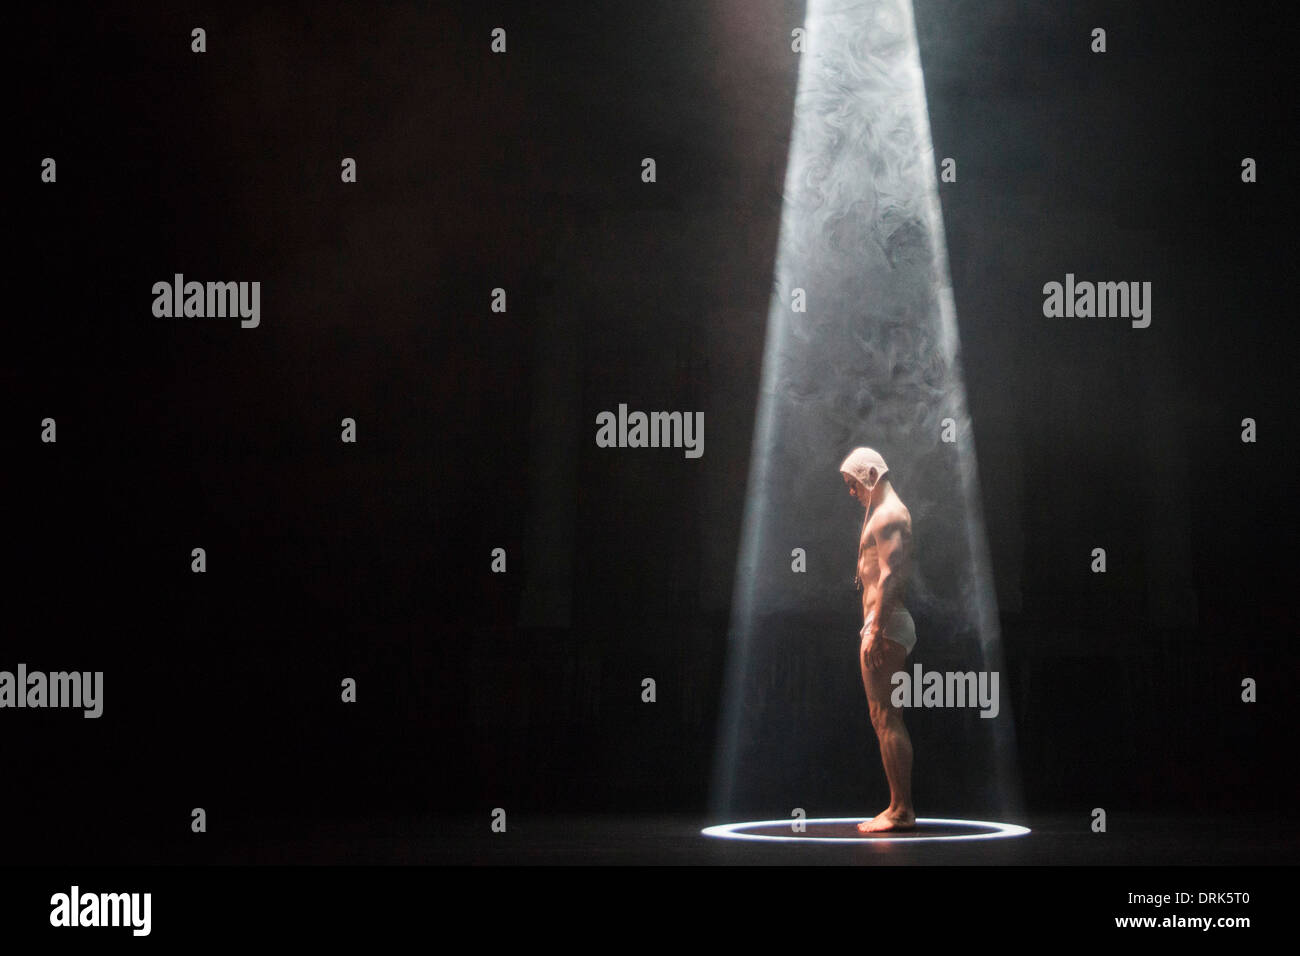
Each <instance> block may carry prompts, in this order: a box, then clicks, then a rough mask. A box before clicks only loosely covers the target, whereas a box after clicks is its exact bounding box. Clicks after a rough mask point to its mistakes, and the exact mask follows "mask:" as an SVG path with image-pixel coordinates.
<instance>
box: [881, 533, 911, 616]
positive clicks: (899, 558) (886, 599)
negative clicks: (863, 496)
mask: <svg viewBox="0 0 1300 956" xmlns="http://www.w3.org/2000/svg"><path fill="white" fill-rule="evenodd" d="M911 546H912V535H911V532H910V530H909V529H908V527H907V526H906V524H905V523H904V522H903V521H901V520H900V521H892V522H890V523H889V524H887V525H886V526H885V527H883V528H881V529H879V530H878V531H877V532H876V556H877V557H878V558H879V560H880V577H879V578H878V579H877V581H876V606H875V612H876V618H875V624H876V629H877V632H878V631H879V630H880V629H881V628H883V627H884V626H885V622H886V621H888V620H889V616H890V615H891V614H893V613H894V608H895V607H896V606H897V605H898V595H899V593H900V591H901V590H902V584H903V579H904V576H905V571H906V570H907V562H908V559H909V558H910V557H911Z"/></svg>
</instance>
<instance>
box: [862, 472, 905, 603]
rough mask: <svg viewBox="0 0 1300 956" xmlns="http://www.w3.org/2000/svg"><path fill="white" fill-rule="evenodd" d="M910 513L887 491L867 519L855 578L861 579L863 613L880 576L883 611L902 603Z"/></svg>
mask: <svg viewBox="0 0 1300 956" xmlns="http://www.w3.org/2000/svg"><path fill="white" fill-rule="evenodd" d="M911 559H912V515H911V513H910V512H909V511H908V510H907V506H906V505H904V504H903V502H902V501H901V500H900V499H899V498H898V496H897V495H891V496H890V497H889V498H888V499H887V500H885V501H882V502H881V503H880V504H879V505H878V506H877V507H876V509H875V510H874V511H873V512H872V513H871V517H870V518H868V519H867V522H866V525H865V526H864V527H863V529H862V538H861V540H860V541H859V543H858V580H859V581H860V582H861V583H862V613H863V615H864V616H865V615H866V614H868V613H869V612H870V611H872V610H873V609H874V608H876V607H877V605H878V602H879V601H880V599H881V593H880V592H881V586H882V577H887V579H888V587H887V593H886V595H885V597H886V599H887V603H888V604H889V607H888V608H886V611H892V609H893V608H896V607H902V606H903V592H904V587H905V585H906V584H907V578H908V575H909V573H910V571H911V564H912V560H911Z"/></svg>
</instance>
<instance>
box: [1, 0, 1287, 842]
mask: <svg viewBox="0 0 1300 956" xmlns="http://www.w3.org/2000/svg"><path fill="white" fill-rule="evenodd" d="M1202 6H1204V7H1205V9H1204V10H1197V9H1194V8H1193V7H1191V6H1188V5H1183V4H1152V3H1142V4H1128V3H1118V2H1116V3H1084V4H1033V3H1013V2H996V3H973V2H969V3H963V2H937V0H917V2H916V21H917V28H918V33H919V37H920V42H921V59H922V64H923V66H924V69H925V77H926V87H927V94H928V101H929V110H930V119H931V124H932V129H933V135H934V140H935V153H936V156H937V157H946V156H952V157H955V158H956V159H957V161H958V169H959V181H958V182H957V183H955V184H943V185H942V186H941V187H940V195H941V199H942V204H943V213H944V221H945V229H946V234H947V241H948V252H949V260H950V263H951V268H952V281H953V287H954V293H955V299H956V306H957V320H958V323H959V328H960V333H961V343H962V362H963V367H964V371H965V375H966V386H967V400H968V404H969V407H970V411H971V416H972V420H973V422H974V432H975V441H976V446H977V450H978V454H979V462H980V469H981V470H980V482H981V486H982V492H983V496H984V500H983V509H984V516H985V520H986V523H987V529H988V536H989V543H990V547H991V552H992V557H993V560H994V567H993V576H994V580H995V582H996V587H997V592H998V599H999V605H1000V608H1001V612H1002V625H1003V639H1004V654H1005V657H1006V667H1007V671H1008V676H1007V680H1008V684H1009V687H1008V688H1007V689H1008V690H1009V692H1010V693H1011V695H1012V700H1013V704H1014V713H1015V716H1016V731H1017V735H1018V741H1019V748H1020V750H1019V755H1020V766H1021V770H1022V773H1023V784H1024V790H1025V797H1026V801H1027V805H1028V806H1029V807H1030V808H1032V809H1036V810H1063V811H1077V812H1078V813H1079V814H1080V815H1081V819H1084V818H1086V814H1087V812H1088V810H1089V809H1091V808H1092V807H1093V806H1097V805H1103V806H1113V807H1124V808H1129V809H1132V810H1141V811H1145V812H1153V813H1169V814H1177V813H1212V812H1220V811H1227V812H1233V813H1237V814H1240V813H1243V812H1248V813H1252V814H1253V813H1265V812H1282V811H1288V812H1289V811H1290V807H1291V804H1292V802H1293V800H1294V797H1295V774H1294V770H1293V767H1292V761H1291V760H1290V759H1288V758H1287V757H1286V756H1285V755H1286V754H1289V753H1291V752H1292V751H1293V750H1294V746H1293V742H1292V740H1291V735H1292V732H1293V728H1294V722H1293V714H1294V709H1293V705H1292V703H1291V694H1292V691H1293V687H1294V670H1295V659H1294V655H1293V654H1292V653H1291V652H1290V648H1291V642H1292V641H1293V640H1294V637H1295V634H1296V614H1295V610H1294V605H1293V600H1292V598H1293V591H1294V564H1293V563H1292V561H1291V559H1290V553H1291V548H1290V546H1291V543H1292V541H1293V540H1294V520H1293V519H1294V507H1293V504H1292V492H1293V489H1294V486H1295V479H1294V471H1293V468H1292V463H1293V460H1294V456H1293V455H1292V454H1291V442H1292V440H1293V437H1292V422H1291V409H1292V403H1291V401H1290V399H1289V396H1290V394H1291V388H1292V380H1291V379H1292V369H1293V365H1294V355H1295V352H1294V348H1293V346H1294V336H1293V333H1292V326H1293V322H1294V303H1295V297H1294V295H1293V294H1292V283H1293V281H1294V252H1295V244H1294V241H1293V239H1292V235H1291V232H1290V229H1289V227H1290V226H1291V222H1292V211H1293V210H1294V204H1293V203H1292V201H1291V187H1290V185H1289V183H1288V180H1289V179H1290V178H1291V177H1292V172H1293V170H1292V164H1291V160H1292V157H1293V156H1294V142H1293V129H1294V117H1293V104H1294V101H1293V95H1292V90H1291V89H1290V86H1289V84H1288V76H1289V73H1290V69H1291V55H1290V51H1289V48H1288V47H1286V45H1285V44H1284V42H1283V38H1282V35H1281V26H1280V25H1281V23H1282V22H1283V17H1284V15H1285V14H1287V13H1288V12H1290V11H1289V8H1288V6H1287V5H1283V4H1280V3H1277V4H1267V3H1257V4H1244V5H1219V6H1216V7H1211V6H1210V5H1202ZM801 17H802V5H801V4H797V3H787V4H782V3H777V2H762V3H748V2H746V3H740V2H732V3H699V4H697V3H686V2H681V3H664V4H626V5H609V6H608V7H607V6H606V5H592V9H590V10H588V11H586V12H580V11H577V10H571V9H567V8H566V9H564V10H560V9H555V8H552V7H551V6H550V5H547V4H540V5H539V4H523V3H520V4H491V3H489V4H483V5H480V6H477V7H475V5H470V4H465V5H462V8H461V9H456V8H453V7H450V6H448V5H428V6H424V5H393V6H386V5H385V6H371V5H366V6H364V7H362V6H351V5H342V4H317V3H312V4H301V5H285V6H281V7H279V8H278V9H277V10H276V11H274V12H271V11H265V10H263V11H257V12H254V11H253V10H252V9H243V10H240V9H238V8H234V7H229V6H227V5H224V4H223V5H220V6H208V5H203V4H185V3H175V4H166V5H163V4H158V5H153V8H152V9H151V8H150V5H144V4H134V5H130V6H129V7H128V6H126V5H116V4H106V5H98V6H96V7H95V8H94V9H93V10H89V9H79V8H73V7H60V8H58V9H41V10H39V11H36V12H31V11H29V12H28V13H26V14H24V15H22V17H20V18H19V20H18V22H17V23H16V24H15V27H14V31H13V39H14V42H15V45H16V46H17V48H18V50H17V53H18V60H17V66H18V74H19V80H18V85H17V87H16V89H15V92H14V93H13V95H12V96H11V102H12V103H14V104H15V107H16V115H15V117H14V118H13V121H12V123H11V126H12V128H13V129H14V130H15V131H16V134H17V135H15V136H14V137H13V139H12V140H11V145H10V149H9V151H8V157H9V159H10V162H11V169H10V177H9V179H10V182H11V183H12V184H13V187H12V189H11V193H10V195H11V210H12V211H13V217H12V219H11V223H12V227H13V231H12V233H11V235H12V237H13V239H14V240H15V242H14V245H13V248H12V251H11V257H12V258H11V264H12V271H11V274H10V290H11V291H10V301H11V303H12V308H11V309H10V311H9V323H8V334H7V344H6V348H5V349H4V356H5V358H4V366H5V380H6V384H7V390H8V391H9V394H8V397H7V400H6V405H5V408H6V416H5V418H6V421H7V427H6V428H5V429H4V430H3V440H4V441H5V461H6V465H7V467H6V468H5V478H6V488H5V500H6V502H7V503H8V522H7V525H8V530H9V534H8V535H7V538H8V542H9V555H10V561H9V563H8V568H7V571H6V576H5V581H6V589H5V607H6V611H7V613H6V624H7V626H6V628H5V634H4V637H3V640H2V642H0V647H2V648H3V654H0V668H3V669H8V670H13V669H14V668H15V667H16V665H17V664H18V663H19V662H20V661H21V662H25V663H26V664H27V665H28V667H29V669H34V670H47V671H48V670H64V669H77V670H102V671H104V672H105V715H104V717H103V718H101V719H99V720H83V719H82V718H81V717H80V716H79V715H78V714H77V713H75V712H67V711H44V712H42V711H32V710H23V711H13V710H6V711H5V712H3V713H0V740H3V746H4V751H5V758H4V763H5V766H6V771H7V772H6V773H5V774H4V778H5V779H4V785H3V787H2V788H0V800H3V808H4V812H5V817H4V818H5V820H6V821H7V822H8V827H7V828H8V829H9V834H8V837H9V848H10V851H11V852H12V853H13V854H14V855H13V857H11V858H15V859H22V858H24V856H29V857H31V858H33V859H37V858H39V859H42V860H58V861H65V862H67V861H77V860H81V859H88V858H95V859H103V860H107V861H112V862H117V863H139V862H149V861H151V860H154V859H159V858H167V857H168V855H169V854H173V855H174V854H178V853H180V851H179V850H177V849H176V844H175V843H173V842H171V841H174V840H181V841H184V840H185V838H186V837H187V836H189V823H190V810H191V808H193V807H198V806H202V807H205V808H206V809H207V812H208V815H209V827H210V832H209V834H208V835H207V839H208V842H207V843H206V844H205V846H207V847H220V846H221V845H222V843H223V841H228V840H242V839H253V838H254V837H250V836H249V834H256V833H257V832H259V827H260V826H262V823H261V821H265V820H271V819H290V818H291V819H297V820H306V821H314V822H311V823H309V824H308V825H307V826H308V830H307V832H308V833H313V832H314V833H317V834H319V835H320V839H321V840H325V839H327V837H326V836H325V834H327V833H328V832H329V828H330V826H331V825H332V821H343V820H365V819H377V818H386V817H389V816H393V817H400V816H402V815H411V814H414V815H419V814H435V815H436V814H442V813H447V814H453V813H454V814H460V813H464V814H470V815H472V816H473V817H474V818H475V819H480V820H481V821H483V825H484V826H486V822H485V821H486V820H487V814H488V813H489V811H490V809H491V808H492V807H497V806H502V807H507V808H509V809H510V811H511V812H512V813H517V814H520V815H525V816H526V815H527V814H530V813H532V814H536V813H556V812H563V813H605V812H611V813H640V812H644V813H655V812H666V811H673V812H676V811H681V812H687V813H692V812H703V810H704V808H705V806H706V804H707V799H708V784H709V775H710V771H711V762H712V758H713V747H714V733H715V729H716V725H717V719H718V709H719V699H720V694H721V682H722V674H723V666H724V663H725V643H726V633H727V625H728V620H729V613H730V602H731V594H732V585H733V571H734V568H735V563H736V554H737V549H738V546H739V542H740V531H741V515H742V510H743V505H744V493H745V482H746V478H747V473H748V466H749V453H750V443H751V438H752V430H753V424H754V409H755V402H756V397H757V390H758V385H759V371H760V364H761V356H762V347H763V341H764V330H765V325H766V321H767V303H768V294H769V288H770V282H771V271H772V258H773V256H774V254H775V249H776V241H777V227H778V223H779V214H780V208H781V186H782V179H783V174H784V164H785V159H786V155H787V151H788V147H789V117H790V113H791V106H792V100H793V95H794V91H795V81H796V71H797V67H798V57H797V55H795V54H792V53H791V52H790V50H789V32H790V30H791V29H792V28H793V27H794V26H796V25H798V24H799V23H800V21H801ZM194 26H203V27H204V28H205V29H206V30H207V33H208V52H207V53H206V54H203V55H196V54H193V53H191V52H190V49H189V45H190V40H189V33H190V30H191V29H192V28H193V27H194ZM496 26H504V27H506V28H507V30H508V36H509V52H508V54H506V55H504V56H494V55H492V54H491V53H490V52H489V49H488V41H489V33H490V31H491V29H492V28H493V27H496ZM1094 26H1103V27H1105V28H1106V29H1107V32H1108V43H1109V52H1107V53H1106V54H1104V55H1095V54H1092V53H1090V52H1089V50H1088V36H1089V32H1090V30H1091V29H1092V28H1093V27H1094ZM46 156H51V157H54V158H55V159H56V160H57V162H58V182H57V184H56V185H46V184H42V183H41V182H40V181H39V173H40V161H41V159H42V158H44V157H46ZM344 156H350V157H355V158H356V159H357V162H358V170H359V175H358V179H359V181H358V182H357V183H356V184H355V185H345V184H343V183H341V182H340V180H339V170H340V166H339V164H340V160H341V159H342V158H343V157H344ZM643 156H654V157H656V159H657V161H658V165H659V181H658V182H657V183H656V184H654V185H653V186H647V185H645V184H643V183H642V182H641V181H640V175H639V174H640V160H641V158H642V157H643ZM1245 156H1250V157H1253V158H1255V159H1256V160H1257V162H1258V164H1259V182H1258V183H1256V184H1252V185H1247V184H1243V183H1242V182H1241V181H1240V162H1241V159H1242V158H1243V157H1245ZM175 272H183V273H184V274H185V275H186V277H187V278H194V279H198V280H201V281H203V280H243V281H250V280H259V281H261V283H262V322H261V327H260V328H257V329H247V330H246V329H241V328H240V327H239V324H238V322H237V321H235V320H211V321H209V320H195V319H190V320H184V319H181V320H166V319H155V318H154V317H153V316H152V314H151V303H152V294H151V291H150V290H151V287H152V285H153V283H154V282H156V281H160V280H165V281H170V279H171V277H172V275H173V273H175ZM1066 272H1074V273H1075V274H1076V275H1077V276H1079V277H1080V278H1094V279H1116V280H1130V279H1145V280H1150V281H1151V282H1152V283H1153V313H1152V315H1153V319H1152V324H1151V326H1150V327H1149V328H1147V329H1143V330H1138V329H1131V328H1129V327H1128V326H1127V323H1126V322H1122V321H1104V320H1101V321H1098V320H1075V321H1069V320H1057V321H1053V320H1048V319H1045V318H1044V317H1043V315H1042V312H1041V306H1042V292H1041V287H1042V284H1043V283H1044V282H1046V281H1050V280H1056V281H1061V280H1062V279H1063V277H1064V275H1065V273H1066ZM498 286H500V287H503V288H505V289H506V290H507V292H508V296H509V298H508V303H509V311H508V313H506V314H504V315H501V314H496V313H493V312H491V311H490V308H489V305H490V295H491V290H492V289H493V288H495V287H498ZM619 402H627V403H628V404H629V406H630V407H632V408H663V409H693V410H703V411H704V412H705V418H706V426H707V427H706V452H705V455H704V457H703V458H702V459H698V460H688V459H685V458H683V457H682V456H681V454H680V452H674V451H668V450H644V451H641V452H637V451H633V450H627V451H608V450H603V449H599V448H597V447H596V446H595V442H594V433H595V428H594V421H595V415H596V414H597V412H599V411H601V410H604V409H613V408H616V407H617V404H618V403H619ZM46 416H50V417H53V418H55V419H56V420H57V422H58V443H57V444H56V445H45V444H42V443H41V442H40V441H39V434H40V421H41V419H42V418H44V417H46ZM345 416H351V417H353V418H355V419H356V420H357V422H358V432H359V436H360V440H359V442H358V443H357V444H355V445H345V444H342V443H341V442H340V441H339V433H340V420H341V419H342V418H343V417H345ZM1245 417H1251V418H1254V419H1256V421H1257V422H1258V423H1259V440H1258V442H1257V443H1255V444H1243V443H1242V442H1241V441H1240V439H1239V434H1240V431H1241V427H1240V422H1241V420H1242V419H1243V418H1245ZM833 477H834V476H832V478H833ZM827 493H828V494H842V488H840V487H838V482H836V481H830V482H829V483H828V489H827ZM853 507H854V506H853V504H852V502H851V501H849V500H848V499H847V498H845V500H844V508H845V521H846V528H848V529H849V532H848V533H850V534H851V533H852V530H853V529H855V528H856V526H857V525H856V521H857V520H858V519H857V518H856V517H855V513H854V511H853ZM196 546H201V547H204V548H206V550H207V555H208V572H207V573H206V574H204V575H194V574H192V573H191V572H190V570H189V565H190V557H189V555H190V549H191V548H193V547H196ZM1096 546H1103V547H1106V548H1107V553H1108V560H1109V571H1108V573H1107V574H1106V575H1092V574H1089V573H1087V571H1086V558H1083V559H1081V557H1080V556H1081V555H1084V556H1086V555H1087V553H1088V552H1089V551H1090V550H1091V548H1093V547H1096ZM494 547H504V548H506V549H507V552H508V554H509V573H508V574H506V575H494V574H491V573H490V572H489V553H490V551H491V549H492V548H494ZM846 666H847V665H846ZM647 675H652V676H655V677H656V679H657V681H658V684H659V703H658V704H657V705H656V706H655V707H654V708H648V707H646V706H645V705H643V704H642V703H641V701H640V680H641V678H642V677H644V676H647ZM1246 676H1250V677H1254V678H1256V679H1257V680H1258V681H1259V685H1260V689H1259V702H1258V703H1256V704H1254V705H1249V706H1247V705H1244V704H1242V703H1241V702H1240V700H1239V694H1240V681H1241V679H1242V678H1243V677H1246ZM344 677H354V678H355V679H356V680H357V682H358V688H359V689H358V696H359V702H358V703H357V704H356V705H354V706H345V705H343V704H341V703H340V701H339V683H340V681H341V680H342V678H344ZM848 678H850V679H852V678H854V673H852V672H850V673H849V674H848ZM845 688H846V690H845V694H844V697H843V699H842V700H840V701H838V702H833V703H834V706H835V707H838V708H839V711H840V712H841V713H844V712H846V711H845V708H849V709H851V708H855V707H857V708H861V711H862V714H861V717H862V718H863V729H864V731H865V703H864V702H862V701H861V700H860V688H857V690H856V694H857V696H853V694H852V693H850V691H852V689H853V688H852V687H851V680H849V682H848V683H846V685H845ZM845 759H846V760H853V761H859V760H860V759H861V755H860V754H857V753H854V754H852V755H847V756H846V757H845ZM863 766H864V773H867V772H870V773H874V774H876V775H879V771H878V764H877V765H875V766H874V767H873V766H872V765H870V764H868V763H864V765H863ZM312 828H315V830H313V829H312ZM190 852H192V851H186V853H187V858H188V854H189V853H190ZM340 858H342V857H341V856H340Z"/></svg>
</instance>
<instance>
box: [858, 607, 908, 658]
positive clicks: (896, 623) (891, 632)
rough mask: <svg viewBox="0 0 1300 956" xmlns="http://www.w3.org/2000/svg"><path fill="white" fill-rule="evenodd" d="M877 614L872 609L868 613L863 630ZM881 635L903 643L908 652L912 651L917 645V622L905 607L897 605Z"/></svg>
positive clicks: (896, 642)
mask: <svg viewBox="0 0 1300 956" xmlns="http://www.w3.org/2000/svg"><path fill="white" fill-rule="evenodd" d="M875 616H876V612H875V611H872V612H871V613H869V614H868V615H867V620H866V622H865V623H864V624H863V625H862V630H863V631H865V630H866V629H867V625H868V624H870V623H871V621H872V619H873V618H874V617H875ZM881 636H882V637H884V638H885V639H886V640H889V641H893V642H894V643H895V644H901V645H902V647H903V649H904V650H906V651H907V653H909V654H910V653H912V648H914V647H916V622H915V621H913V620H912V615H911V614H910V613H909V612H908V610H907V608H905V607H896V608H894V612H893V613H892V614H891V615H890V616H889V623H888V624H886V625H885V628H884V630H883V631H881Z"/></svg>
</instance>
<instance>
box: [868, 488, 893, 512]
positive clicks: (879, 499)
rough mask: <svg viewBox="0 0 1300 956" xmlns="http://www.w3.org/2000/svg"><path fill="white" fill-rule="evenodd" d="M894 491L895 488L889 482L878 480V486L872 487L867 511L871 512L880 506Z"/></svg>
mask: <svg viewBox="0 0 1300 956" xmlns="http://www.w3.org/2000/svg"><path fill="white" fill-rule="evenodd" d="M892 492H893V489H892V488H890V487H889V485H888V483H886V482H884V481H878V482H876V487H874V488H872V489H871V494H870V495H869V496H868V499H867V513H868V514H870V513H871V512H872V511H874V510H875V509H876V508H879V507H880V505H881V503H883V502H885V501H887V500H888V499H889V496H890V494H891V493H892Z"/></svg>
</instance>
